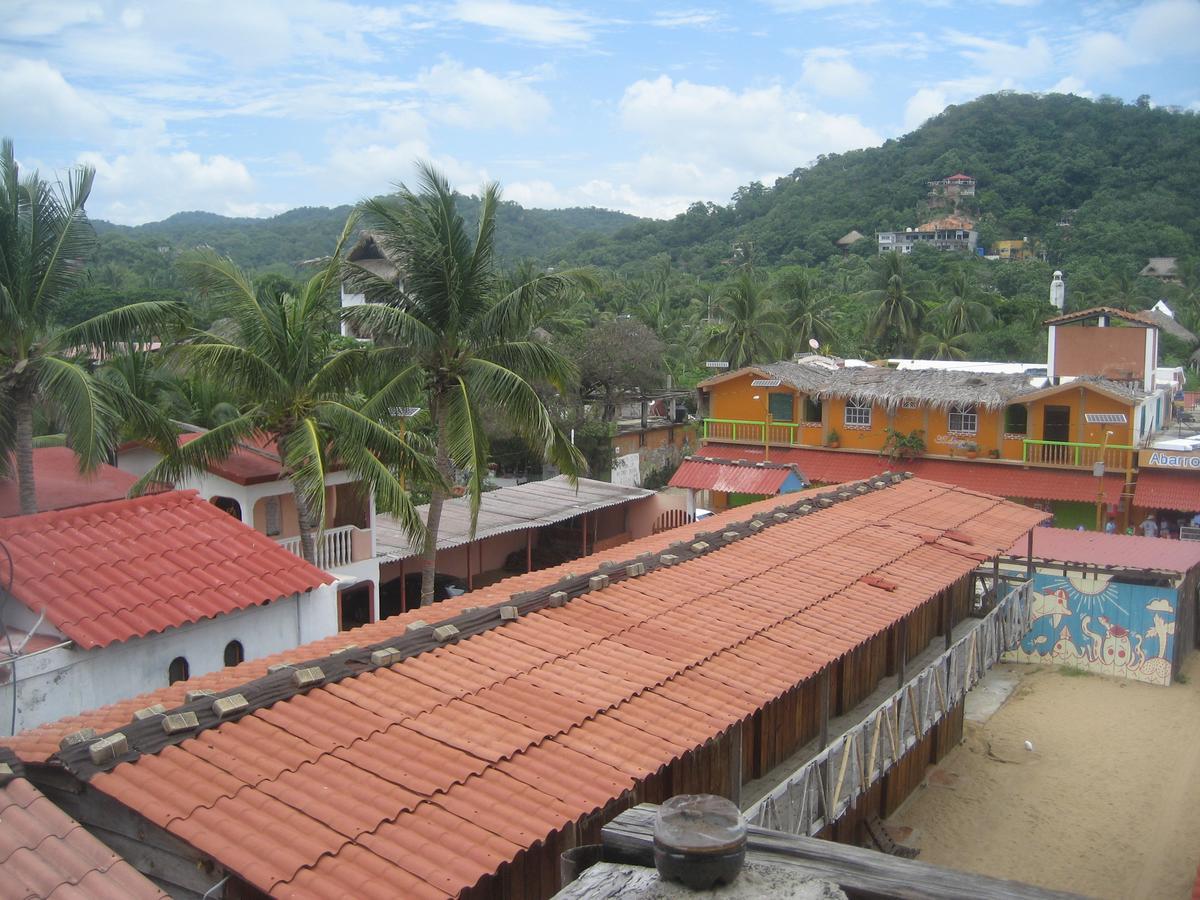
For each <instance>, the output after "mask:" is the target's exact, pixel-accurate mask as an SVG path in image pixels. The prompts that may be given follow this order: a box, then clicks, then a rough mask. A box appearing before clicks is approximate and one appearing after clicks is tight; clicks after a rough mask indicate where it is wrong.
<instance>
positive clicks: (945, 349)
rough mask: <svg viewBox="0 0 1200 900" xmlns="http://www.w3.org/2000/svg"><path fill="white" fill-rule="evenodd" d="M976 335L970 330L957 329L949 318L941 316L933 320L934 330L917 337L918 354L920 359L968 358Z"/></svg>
mask: <svg viewBox="0 0 1200 900" xmlns="http://www.w3.org/2000/svg"><path fill="white" fill-rule="evenodd" d="M974 337H975V335H974V334H972V333H970V332H965V331H957V330H955V328H954V326H953V325H952V324H951V322H950V320H949V319H947V318H944V317H939V318H937V319H935V320H934V322H933V330H931V331H926V332H922V334H921V336H920V337H919V338H917V347H916V355H917V357H919V358H920V359H966V358H967V350H968V347H969V345H970V342H971V340H972V339H973V338H974Z"/></svg>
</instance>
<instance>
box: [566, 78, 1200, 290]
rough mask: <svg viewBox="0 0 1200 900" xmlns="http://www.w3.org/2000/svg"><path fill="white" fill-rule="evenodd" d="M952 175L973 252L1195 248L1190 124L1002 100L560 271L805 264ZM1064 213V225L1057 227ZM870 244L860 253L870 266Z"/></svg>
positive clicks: (1136, 109) (577, 252) (1132, 257)
mask: <svg viewBox="0 0 1200 900" xmlns="http://www.w3.org/2000/svg"><path fill="white" fill-rule="evenodd" d="M955 172H966V173H968V174H970V175H972V176H974V177H975V178H976V179H977V180H978V182H979V188H978V196H977V198H976V199H977V201H978V210H979V213H980V216H981V218H980V233H981V239H982V240H983V242H984V243H990V242H991V241H994V240H998V239H1004V238H1020V237H1026V236H1028V237H1031V238H1035V239H1038V240H1040V241H1041V242H1042V243H1043V244H1044V246H1045V248H1046V249H1047V251H1048V252H1049V254H1050V259H1051V261H1052V262H1057V263H1060V264H1070V263H1072V262H1077V261H1080V260H1082V259H1083V258H1085V257H1086V258H1090V259H1097V258H1098V259H1101V260H1104V261H1105V262H1106V263H1107V264H1108V265H1109V266H1110V267H1111V270H1113V271H1128V270H1129V269H1130V268H1133V271H1137V269H1139V268H1141V266H1142V265H1144V264H1145V258H1146V257H1148V256H1182V257H1188V256H1194V255H1196V253H1197V250H1198V246H1197V241H1198V240H1200V117H1197V116H1196V115H1193V114H1189V113H1178V112H1169V111H1166V110H1160V109H1151V108H1149V106H1148V105H1147V104H1141V105H1124V104H1122V103H1121V102H1120V101H1118V100H1100V101H1090V100H1085V99H1081V98H1079V97H1073V96H1067V95H1062V94H1051V95H1047V96H1037V95H1031V94H1012V93H1004V94H993V95H990V96H986V97H981V98H979V99H978V100H975V101H973V102H971V103H966V104H963V105H961V106H952V107H950V108H948V109H947V110H946V111H945V112H944V113H942V114H941V115H939V116H937V117H936V118H933V119H931V120H930V121H929V122H927V123H926V124H925V125H923V126H922V127H921V128H919V129H917V130H916V131H914V132H912V133H911V134H908V135H905V136H904V137H902V138H898V139H896V140H890V141H887V142H886V143H885V144H883V146H881V147H875V148H871V149H867V150H856V151H851V152H849V153H842V154H835V155H830V156H826V157H821V158H820V159H819V160H818V161H817V163H816V164H815V165H813V166H812V167H811V168H806V169H797V170H796V171H794V172H792V173H791V175H788V176H786V177H784V178H780V179H778V180H777V181H776V182H775V184H774V185H773V186H770V187H765V186H763V185H761V184H757V183H755V184H751V185H748V186H746V187H744V188H742V189H740V190H739V191H738V192H737V194H736V195H735V196H734V198H733V202H732V203H731V204H729V205H728V206H717V205H714V204H702V203H696V204H694V205H693V206H692V207H691V208H690V209H689V210H688V211H687V212H686V213H685V214H683V215H680V216H677V217H675V218H674V219H672V220H670V221H668V222H650V221H646V222H639V223H637V224H635V225H631V226H629V227H628V228H624V229H621V230H620V231H618V232H617V233H616V234H614V235H612V236H611V237H609V238H607V239H601V238H598V237H595V236H592V235H587V236H584V237H580V238H578V239H577V240H576V241H575V243H574V244H572V245H570V246H568V247H567V248H565V249H564V252H563V254H562V260H564V261H571V262H590V263H595V264H598V265H603V266H606V267H622V266H626V265H629V264H630V263H636V262H637V261H638V260H644V259H646V258H649V257H651V256H654V255H655V254H659V253H667V254H670V256H671V258H672V260H673V261H674V262H675V264H676V265H679V266H681V267H682V268H684V269H685V270H687V271H691V272H693V273H695V274H698V275H712V274H715V273H717V272H719V271H720V270H721V263H722V261H723V260H725V259H728V258H729V257H730V256H731V251H732V247H733V244H734V243H735V242H745V243H747V245H750V246H752V253H753V257H754V260H755V262H756V264H761V265H778V264H789V263H795V264H802V265H814V264H817V263H820V262H823V261H824V260H826V259H828V258H830V257H831V256H833V255H834V254H835V253H836V252H837V251H836V248H835V247H834V245H833V242H834V241H835V240H836V239H837V238H839V237H841V236H842V235H843V234H845V233H846V232H848V231H849V230H850V229H852V228H857V229H858V230H859V231H861V232H862V233H863V234H865V235H867V236H868V237H873V233H874V232H875V231H879V230H892V229H895V228H904V227H905V226H909V225H915V224H917V223H918V215H919V209H918V207H919V205H920V204H921V203H922V201H923V200H924V198H925V194H926V190H927V188H926V182H927V181H932V180H936V179H938V178H944V177H946V176H948V175H951V174H954V173H955ZM1071 211H1074V212H1073V213H1072V212H1071ZM1065 214H1069V215H1070V218H1071V222H1072V225H1071V226H1070V227H1069V228H1060V227H1059V226H1058V224H1057V223H1058V222H1059V221H1060V219H1061V217H1062V216H1064V215H1065ZM873 243H874V242H873V241H869V242H868V241H864V242H862V244H860V252H863V251H865V252H867V253H870V254H873V253H874V249H875V248H874V246H873ZM867 244H870V245H871V246H865V245H867Z"/></svg>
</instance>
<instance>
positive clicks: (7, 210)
mask: <svg viewBox="0 0 1200 900" xmlns="http://www.w3.org/2000/svg"><path fill="white" fill-rule="evenodd" d="M93 176H94V172H93V170H92V169H89V168H87V167H78V168H75V169H72V170H71V172H70V174H69V177H68V180H67V183H66V184H63V183H61V182H56V183H53V184H51V183H50V182H47V181H43V180H42V179H41V178H39V177H38V173H37V172H34V173H32V174H31V175H29V176H27V177H25V178H22V177H21V175H20V172H19V169H18V166H17V162H16V160H15V158H14V156H13V144H12V141H10V140H5V141H4V142H3V144H2V145H0V466H3V465H6V464H7V463H8V460H9V459H10V458H11V457H13V456H15V458H16V472H17V481H18V485H19V493H20V500H21V512H22V513H23V514H25V515H28V514H30V513H34V512H37V493H36V490H35V485H34V473H33V447H34V427H33V424H34V411H35V409H37V410H38V411H39V413H40V414H41V415H42V416H43V417H44V418H45V419H48V420H51V421H53V422H54V423H55V425H56V426H57V427H58V428H60V429H61V430H62V431H63V432H64V434H65V442H66V444H67V445H68V446H69V447H71V449H73V450H74V451H75V453H76V455H77V456H78V458H79V466H80V470H81V471H82V472H86V471H89V470H91V469H94V468H95V467H96V466H97V465H99V464H100V463H102V462H103V461H104V460H105V458H106V457H107V455H108V453H109V451H110V450H111V448H112V447H113V446H114V445H115V443H116V440H117V432H118V429H119V426H120V423H121V418H122V412H123V411H124V409H123V403H122V398H121V397H120V396H119V395H116V394H114V392H113V391H112V390H110V389H109V387H108V386H107V385H106V384H105V383H104V382H102V381H99V380H97V379H96V378H95V377H94V376H93V374H92V372H91V356H92V355H93V354H94V353H96V352H107V351H109V350H111V349H113V348H116V347H118V346H121V345H127V344H129V343H130V342H133V341H135V340H137V339H149V338H150V337H152V336H155V335H159V336H161V334H162V333H163V331H164V330H165V329H168V328H171V327H174V326H175V325H177V324H180V323H182V322H183V321H184V319H185V317H186V310H185V309H184V308H183V307H182V306H181V305H179V304H177V303H164V302H157V301H154V302H148V303H135V304H131V305H129V306H124V307H121V308H119V309H115V310H111V311H109V312H106V313H102V314H100V315H98V316H95V317H93V318H91V319H88V320H87V321H85V322H81V323H80V324H78V325H74V326H72V327H70V328H58V327H57V326H56V324H55V322H56V312H58V310H59V308H60V306H61V304H62V301H63V300H64V298H65V297H66V296H67V295H68V294H70V292H71V291H72V290H73V289H74V288H75V287H77V286H78V284H79V282H80V280H81V279H82V277H83V274H84V261H85V260H86V258H87V256H88V254H89V253H90V252H91V250H92V248H93V246H94V245H95V233H94V232H93V231H92V227H91V225H90V223H89V222H88V218H87V213H86V212H85V211H84V205H85V204H86V203H87V199H88V196H89V194H90V193H91V189H92V179H93Z"/></svg>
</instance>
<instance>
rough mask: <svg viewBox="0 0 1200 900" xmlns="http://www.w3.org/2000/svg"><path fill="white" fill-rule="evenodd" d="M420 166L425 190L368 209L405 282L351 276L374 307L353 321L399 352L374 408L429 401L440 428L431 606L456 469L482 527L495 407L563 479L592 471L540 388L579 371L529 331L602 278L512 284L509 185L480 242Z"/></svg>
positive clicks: (428, 555) (429, 529) (428, 544)
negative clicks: (503, 259) (506, 219)
mask: <svg viewBox="0 0 1200 900" xmlns="http://www.w3.org/2000/svg"><path fill="white" fill-rule="evenodd" d="M418 168H419V184H420V192H419V193H416V192H413V191H411V190H409V189H408V188H407V187H405V186H404V185H399V193H398V195H396V196H394V197H392V198H386V199H375V200H368V201H364V202H363V203H362V204H361V205H360V208H361V210H362V212H363V214H364V218H365V219H366V220H367V222H368V223H369V225H370V227H371V229H372V231H373V234H374V237H375V243H376V246H377V247H379V249H380V250H381V251H382V252H383V254H384V256H386V257H387V258H388V259H389V260H391V261H392V262H393V264H394V265H395V266H396V269H397V270H398V271H399V272H401V273H402V277H401V279H400V283H399V284H397V283H396V282H393V281H388V280H386V279H383V278H379V277H378V276H375V275H373V274H372V273H370V272H368V271H366V270H365V269H362V268H360V267H358V266H355V265H354V264H353V263H347V264H346V276H347V278H348V279H349V281H350V282H351V283H352V284H354V285H355V288H356V289H357V290H361V291H363V292H364V293H365V294H366V295H367V299H368V301H370V302H367V303H365V304H362V305H361V306H357V307H353V308H351V309H350V310H348V311H347V314H346V317H347V319H348V320H349V321H351V322H352V323H353V324H354V325H355V326H356V327H357V328H359V329H360V333H366V334H372V335H374V336H376V338H378V339H380V340H386V341H387V342H389V343H390V344H391V346H390V347H386V348H383V350H382V352H384V353H386V354H389V356H388V358H389V359H391V360H392V361H393V362H394V365H395V374H394V375H393V377H392V378H391V380H390V381H389V382H388V384H387V385H386V386H385V387H384V388H383V389H382V390H381V392H380V395H379V399H378V401H377V404H376V406H375V407H373V408H374V409H381V408H383V407H384V406H386V405H387V404H395V403H399V402H402V400H403V399H407V398H410V397H412V396H413V395H419V396H421V397H423V399H424V402H425V406H426V408H427V410H428V414H429V417H430V421H431V423H432V427H433V433H434V440H435V446H436V451H435V464H436V467H437V471H438V473H439V474H440V476H441V478H440V479H437V480H434V481H433V482H432V484H431V489H430V502H429V516H428V519H427V520H426V530H425V543H424V548H423V551H422V557H421V604H422V605H423V606H427V605H429V604H430V603H432V602H433V575H434V566H435V563H436V558H437V536H438V529H439V527H440V525H441V517H442V506H443V504H444V503H445V500H446V497H447V492H448V489H449V485H450V483H451V482H452V479H453V475H454V468H455V467H456V466H457V467H458V468H460V469H462V470H465V472H466V474H467V492H468V495H469V498H470V504H471V516H472V522H474V519H475V516H476V515H477V514H478V511H479V498H480V495H481V494H482V493H483V482H484V479H485V477H486V475H487V471H488V469H487V464H488V453H489V441H488V436H487V434H486V433H485V432H484V429H483V426H482V419H481V414H482V413H483V412H484V411H486V410H492V411H495V412H496V413H497V414H498V415H500V416H501V417H502V418H503V419H504V420H505V421H506V423H507V424H508V425H509V427H511V428H512V429H513V431H515V432H516V433H518V434H520V435H521V436H522V437H523V438H524V439H525V440H526V441H527V442H528V443H529V445H530V446H532V447H535V448H538V449H540V450H541V452H542V453H543V454H544V455H545V457H546V458H548V459H550V460H551V461H553V462H554V463H556V464H557V465H558V466H559V467H560V468H561V469H562V470H563V471H564V472H567V473H568V474H572V475H573V474H575V473H576V472H578V471H581V470H582V469H583V468H584V467H585V463H584V460H583V456H582V454H580V453H579V451H578V450H576V448H575V447H574V446H572V444H571V443H570V441H568V440H567V438H566V436H565V435H564V434H563V432H562V430H561V429H560V428H558V427H557V426H556V425H555V423H554V422H553V421H552V419H551V417H550V414H549V412H548V411H547V409H546V407H545V405H544V404H543V403H542V400H541V398H540V397H539V396H538V393H537V391H536V390H535V385H536V384H538V383H548V384H550V385H552V386H554V387H555V388H556V389H558V390H559V391H564V390H565V389H566V386H567V384H568V383H569V382H570V381H571V380H572V377H573V374H574V372H573V367H572V366H571V364H570V362H569V361H568V360H567V359H566V358H565V357H564V356H562V355H561V354H560V353H559V352H558V351H557V350H555V349H554V348H553V347H552V346H550V345H549V344H548V343H546V342H543V341H537V340H532V339H531V338H530V335H531V333H532V332H533V330H534V328H535V327H536V326H537V325H538V319H539V317H540V316H544V315H545V314H546V313H547V311H548V310H549V309H552V308H554V307H555V306H556V305H558V304H560V303H561V302H562V301H563V299H564V298H565V297H566V296H567V295H568V294H569V293H570V292H571V291H572V290H576V289H579V288H581V287H586V286H590V283H591V282H590V279H589V278H587V277H586V276H585V275H583V273H581V272H577V271H564V272H558V273H545V272H543V273H538V274H534V275H530V277H528V279H527V280H526V281H525V282H524V283H522V284H518V285H516V286H513V285H506V284H505V283H504V282H503V280H502V279H501V278H499V277H498V275H497V273H496V270H495V249H496V248H495V243H496V242H495V235H496V210H497V205H498V203H499V201H500V188H499V186H498V185H496V184H488V185H486V186H485V187H484V189H483V192H482V199H481V201H480V206H479V226H478V230H477V231H476V233H475V234H474V235H473V236H472V235H470V234H468V232H467V228H466V225H465V223H464V222H463V219H462V216H461V215H460V214H459V213H458V211H457V209H456V208H455V202H454V192H453V191H452V190H451V189H450V185H449V183H448V182H447V181H446V179H445V177H444V176H443V175H442V174H441V173H440V172H438V171H437V170H436V169H434V168H433V167H432V166H430V165H429V164H427V163H421V164H419V167H418ZM381 404H382V405H381Z"/></svg>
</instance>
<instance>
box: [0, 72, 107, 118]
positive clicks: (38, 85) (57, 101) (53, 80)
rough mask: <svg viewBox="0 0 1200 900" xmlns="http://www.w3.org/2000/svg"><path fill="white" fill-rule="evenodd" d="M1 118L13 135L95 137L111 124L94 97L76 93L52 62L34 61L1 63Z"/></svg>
mask: <svg viewBox="0 0 1200 900" xmlns="http://www.w3.org/2000/svg"><path fill="white" fill-rule="evenodd" d="M0 116H2V117H3V119H4V121H5V127H6V128H8V129H11V130H12V131H11V132H10V133H12V132H16V133H18V134H53V135H59V136H63V137H79V136H81V135H93V134H95V133H96V132H97V131H100V130H102V129H103V128H104V127H105V126H106V124H107V122H108V115H107V114H106V113H105V111H104V109H103V108H102V107H101V106H100V104H99V103H98V102H97V101H96V100H95V99H94V98H91V97H88V96H85V95H84V94H82V93H80V92H79V91H78V90H76V89H75V87H74V86H72V85H71V84H70V83H69V82H68V81H67V80H66V79H65V78H64V77H63V75H62V73H61V72H60V71H58V69H56V68H54V67H53V66H51V65H50V64H49V63H46V62H44V61H42V60H32V59H16V60H8V61H5V62H4V63H3V64H0Z"/></svg>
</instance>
